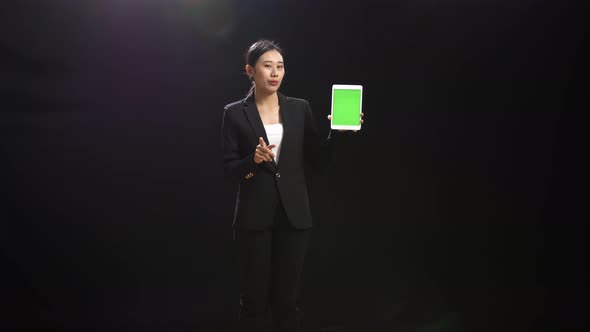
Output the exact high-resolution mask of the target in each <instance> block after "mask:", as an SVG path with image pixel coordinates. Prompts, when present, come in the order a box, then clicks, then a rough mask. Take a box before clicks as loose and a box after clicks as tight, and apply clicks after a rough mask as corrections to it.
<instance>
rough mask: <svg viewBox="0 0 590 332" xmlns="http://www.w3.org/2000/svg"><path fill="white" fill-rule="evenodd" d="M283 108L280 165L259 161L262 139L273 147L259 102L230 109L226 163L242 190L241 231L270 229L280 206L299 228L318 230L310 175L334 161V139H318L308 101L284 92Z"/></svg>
mask: <svg viewBox="0 0 590 332" xmlns="http://www.w3.org/2000/svg"><path fill="white" fill-rule="evenodd" d="M279 105H280V115H281V119H282V123H283V139H282V141H281V154H280V158H279V163H278V165H277V164H275V163H274V161H273V162H271V163H270V162H261V163H260V164H256V163H255V162H254V152H255V150H256V146H257V145H258V138H259V137H263V138H264V141H265V142H266V143H267V144H268V137H267V136H266V131H265V130H264V125H263V123H262V120H261V118H260V115H259V113H258V108H257V107H256V103H255V102H254V100H253V97H250V98H245V99H242V100H239V101H237V102H234V103H231V104H229V105H227V106H225V109H224V113H223V124H222V133H223V140H222V141H223V142H222V143H223V163H224V172H225V175H226V177H228V178H229V179H230V180H231V181H232V182H233V183H234V184H237V185H238V192H237V197H236V205H235V213H234V221H233V225H234V227H235V228H238V229H251V230H257V229H258V230H259V229H266V228H268V227H269V226H271V225H272V222H273V217H274V214H275V210H276V207H277V204H279V203H282V204H283V207H284V208H285V212H286V214H287V217H288V218H289V221H290V222H291V224H292V225H293V226H294V227H295V228H298V229H305V228H310V227H311V226H312V218H311V210H310V204H309V195H308V188H307V181H306V176H305V170H306V169H308V167H306V166H308V165H311V166H319V165H322V164H325V163H326V162H327V160H328V159H329V158H330V151H331V149H330V148H329V147H330V145H331V144H330V141H331V140H330V139H329V138H330V135H328V138H327V139H321V138H320V136H319V135H318V131H317V128H316V126H315V124H314V118H313V116H312V113H311V107H310V105H309V102H308V101H306V100H304V99H298V98H292V97H287V96H284V95H282V94H280V93H279Z"/></svg>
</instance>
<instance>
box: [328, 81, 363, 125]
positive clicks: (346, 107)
mask: <svg viewBox="0 0 590 332" xmlns="http://www.w3.org/2000/svg"><path fill="white" fill-rule="evenodd" d="M332 107H333V109H332V123H333V124H335V125H342V126H358V125H359V124H360V122H361V117H360V107H361V91H360V90H344V89H343V90H338V89H335V90H334V102H333V106H332Z"/></svg>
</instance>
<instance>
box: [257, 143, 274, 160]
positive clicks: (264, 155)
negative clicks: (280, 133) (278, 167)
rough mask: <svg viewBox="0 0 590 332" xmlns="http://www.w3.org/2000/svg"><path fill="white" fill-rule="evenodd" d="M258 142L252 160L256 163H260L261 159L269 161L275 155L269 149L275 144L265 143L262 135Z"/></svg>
mask: <svg viewBox="0 0 590 332" xmlns="http://www.w3.org/2000/svg"><path fill="white" fill-rule="evenodd" d="M258 143H259V144H258V145H257V146H256V153H254V162H255V163H256V164H260V163H261V162H263V161H267V162H271V161H272V160H273V159H274V157H275V154H274V153H273V152H272V150H271V149H272V148H274V147H275V144H271V145H266V143H265V142H264V139H263V138H262V137H259V138H258Z"/></svg>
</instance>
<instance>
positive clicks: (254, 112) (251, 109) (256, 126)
mask: <svg viewBox="0 0 590 332" xmlns="http://www.w3.org/2000/svg"><path fill="white" fill-rule="evenodd" d="M244 113H245V114H246V118H247V119H248V122H249V124H250V128H252V131H253V132H254V135H255V136H256V145H258V138H259V137H262V138H263V139H264V142H266V144H268V137H267V136H266V130H264V125H263V123H262V119H261V118H260V114H259V113H258V108H257V107H256V103H255V102H254V100H252V99H251V98H248V99H246V100H245V101H244ZM281 153H282V150H281ZM264 166H265V167H266V168H267V169H268V170H269V171H271V172H273V173H276V165H275V163H274V161H273V162H272V163H267V162H265V163H264Z"/></svg>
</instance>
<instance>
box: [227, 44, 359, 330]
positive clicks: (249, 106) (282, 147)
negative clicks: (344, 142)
mask: <svg viewBox="0 0 590 332" xmlns="http://www.w3.org/2000/svg"><path fill="white" fill-rule="evenodd" d="M282 53H283V52H282V50H281V49H280V48H279V47H278V46H277V45H276V44H275V43H273V42H271V41H268V40H259V41H257V42H256V43H254V44H252V45H251V46H250V48H249V49H248V51H247V53H246V73H247V74H248V76H249V77H250V79H251V80H252V88H251V90H250V93H249V94H248V96H247V97H246V98H244V99H242V100H239V101H237V102H234V103H231V104H229V105H227V106H225V110H224V114H223V125H222V127H223V128H222V132H223V159H224V170H225V174H226V176H227V177H229V178H230V179H231V180H232V181H233V182H234V183H236V184H237V185H238V193H237V197H236V206H235V215H234V223H233V226H234V229H235V239H236V241H237V245H238V249H239V254H240V293H241V294H240V296H241V297H240V317H239V320H240V328H241V330H242V331H256V332H259V331H261V330H263V328H262V326H263V325H264V320H265V318H266V316H267V314H268V311H269V310H268V309H270V313H271V314H272V321H273V325H274V327H275V330H277V331H297V329H298V320H299V319H298V309H297V297H298V292H299V283H300V277H301V271H302V266H303V260H304V256H305V252H306V249H307V246H308V243H309V238H310V234H311V227H312V219H311V211H310V206H309V200H308V192H307V185H306V177H305V172H304V168H305V165H307V164H311V165H317V164H322V163H325V161H326V160H327V159H328V158H329V151H330V139H325V140H323V139H321V138H320V137H319V136H318V133H317V130H316V128H315V126H314V124H313V116H312V113H311V108H310V105H309V103H308V102H307V101H306V100H303V99H298V98H292V97H287V96H284V95H283V94H281V93H279V92H278V90H279V87H280V86H281V82H282V80H283V77H284V75H285V63H284V61H283V56H282ZM361 121H362V120H361ZM328 137H329V136H328Z"/></svg>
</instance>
